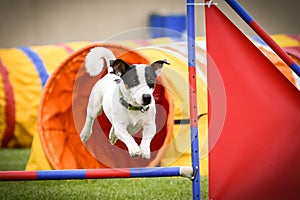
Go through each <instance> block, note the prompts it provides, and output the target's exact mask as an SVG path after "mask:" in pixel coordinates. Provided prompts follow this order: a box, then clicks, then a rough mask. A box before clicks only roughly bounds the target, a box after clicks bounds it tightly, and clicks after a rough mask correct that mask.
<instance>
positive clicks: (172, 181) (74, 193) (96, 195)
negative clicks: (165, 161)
mask: <svg viewBox="0 0 300 200" xmlns="http://www.w3.org/2000/svg"><path fill="white" fill-rule="evenodd" d="M29 154H30V150H29V149H1V150H0V170H1V171H4V170H24V169H25V166H26V162H27V160H28V158H29ZM191 185H192V182H191V181H190V180H188V179H186V178H180V177H170V178H138V179H98V180H59V181H19V182H17V181H2V182H0V200H2V199H3V200H4V199H5V200H10V199H20V200H26V199H30V200H35V199H36V200H40V199H43V200H44V199H55V200H60V199H62V200H64V199H68V200H72V199H100V200H106V199H109V200H110V199H111V200H126V199H130V200H131V199H147V200H148V199H150V200H151V199H166V200H168V199H180V200H184V199H192V187H191ZM201 196H202V197H201V199H202V200H207V196H208V194H207V178H206V177H202V179H201Z"/></svg>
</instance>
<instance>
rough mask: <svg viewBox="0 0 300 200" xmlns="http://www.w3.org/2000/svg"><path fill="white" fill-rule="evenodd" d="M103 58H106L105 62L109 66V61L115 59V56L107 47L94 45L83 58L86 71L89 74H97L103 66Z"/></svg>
mask: <svg viewBox="0 0 300 200" xmlns="http://www.w3.org/2000/svg"><path fill="white" fill-rule="evenodd" d="M104 59H105V60H106V64H107V65H108V66H109V63H110V61H111V60H115V59H116V57H115V55H114V54H113V53H112V52H111V51H110V50H109V49H107V48H104V47H95V48H93V49H91V51H90V52H89V53H88V54H87V56H86V59H85V67H86V71H87V72H88V73H89V74H90V75H91V76H97V75H98V74H100V73H101V72H102V70H103V68H104V67H105V65H104ZM109 69H110V68H109Z"/></svg>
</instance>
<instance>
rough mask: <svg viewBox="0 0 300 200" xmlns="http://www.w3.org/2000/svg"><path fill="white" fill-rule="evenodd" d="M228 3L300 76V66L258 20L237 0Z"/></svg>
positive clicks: (228, 0)
mask: <svg viewBox="0 0 300 200" xmlns="http://www.w3.org/2000/svg"><path fill="white" fill-rule="evenodd" d="M225 1H226V2H227V3H228V5H230V6H231V8H232V9H233V10H234V11H235V12H236V13H237V14H238V15H239V16H240V17H241V18H242V19H243V20H244V21H245V22H246V23H247V24H248V25H249V26H250V27H251V28H252V29H253V30H254V31H255V32H256V33H257V35H259V36H260V37H261V38H262V39H263V41H264V42H265V43H267V44H268V45H269V47H271V49H272V50H273V51H274V52H276V54H277V55H278V56H279V57H280V58H281V59H282V60H283V61H284V62H285V63H286V64H287V65H288V66H289V67H290V68H291V69H292V70H293V71H294V72H295V73H296V74H297V75H298V76H299V77H300V66H299V65H298V64H297V63H296V62H295V61H294V60H293V59H292V58H291V57H290V56H289V55H288V54H287V53H286V52H285V51H284V50H283V49H282V48H281V47H280V46H279V45H278V44H277V43H276V42H275V41H274V40H273V39H272V38H271V36H269V34H267V33H266V32H265V31H264V30H263V28H262V27H261V26H260V25H259V24H258V23H257V21H256V20H255V19H254V18H253V17H252V16H251V15H250V14H249V13H248V12H247V11H246V10H245V9H244V8H243V7H242V6H241V5H240V4H239V3H238V2H237V1H236V0H225Z"/></svg>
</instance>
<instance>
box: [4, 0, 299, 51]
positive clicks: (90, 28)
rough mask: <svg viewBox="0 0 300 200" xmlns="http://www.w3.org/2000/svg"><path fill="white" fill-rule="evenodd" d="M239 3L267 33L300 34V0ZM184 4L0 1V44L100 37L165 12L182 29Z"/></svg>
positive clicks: (169, 0) (177, 0)
mask: <svg viewBox="0 0 300 200" xmlns="http://www.w3.org/2000/svg"><path fill="white" fill-rule="evenodd" d="M197 2H202V1H197ZM215 2H217V3H218V4H219V7H220V8H221V9H222V10H223V11H224V12H225V13H226V14H227V16H228V17H229V18H230V19H232V20H233V21H234V22H235V24H236V25H238V26H239V27H240V28H241V29H242V30H243V31H244V32H245V33H246V34H248V35H251V34H253V33H252V32H251V30H250V29H249V28H248V27H247V26H246V25H245V23H244V22H243V21H242V20H241V19H239V17H238V16H237V15H236V14H235V13H234V11H233V10H232V9H231V8H230V7H229V6H227V4H226V3H225V2H224V1H223V0H215ZM238 2H239V3H240V4H241V5H242V6H243V7H244V8H245V9H246V10H247V11H248V12H249V13H250V14H251V15H252V16H253V17H254V18H255V19H256V20H257V21H258V22H259V23H260V25H262V27H263V28H264V29H265V30H266V31H267V32H268V33H269V34H276V33H286V34H299V33H300V26H299V19H300V12H299V9H300V1H299V0H285V1H273V0H252V1H249V0H239V1H238ZM185 4H186V2H185V0H148V1H142V0H126V1H124V0H110V1H107V0H84V1H82V0H52V1H49V0H0V24H1V28H0V47H1V48H5V47H14V46H26V45H27V46H29V45H44V44H52V43H61V42H71V41H101V40H106V39H108V38H111V37H113V36H114V35H118V34H119V35H120V34H121V33H122V32H126V31H128V30H132V29H139V28H144V27H148V26H160V25H162V23H165V24H166V22H165V21H164V20H169V19H172V18H166V16H169V17H170V16H171V17H172V16H173V17H174V16H175V17H177V18H176V20H174V19H173V20H171V21H169V22H171V24H167V25H166V26H169V28H170V27H171V28H172V27H173V28H175V29H176V28H177V29H179V30H182V29H184V28H185V24H182V23H181V22H182V18H180V17H183V22H184V21H185V20H184V16H185V9H186V5H185ZM151 16H152V17H151ZM153 17H154V18H153ZM155 17H156V18H155ZM159 17H161V18H159ZM196 17H197V22H196V24H197V35H198V36H201V35H204V33H205V29H204V25H203V24H204V16H203V6H198V7H197V12H196ZM174 22H175V23H174ZM176 26H179V27H176ZM167 28H168V27H167ZM153 34H154V35H153ZM155 34H156V35H155ZM160 34H162V33H159V32H158V33H157V32H156V33H149V32H143V31H137V32H136V34H135V33H134V32H132V31H131V33H130V35H126V34H125V35H126V36H125V37H131V38H121V39H132V38H135V39H139V38H140V39H143V38H150V37H159V36H161V35H160ZM121 35H122V34H121Z"/></svg>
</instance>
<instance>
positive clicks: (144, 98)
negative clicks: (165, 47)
mask: <svg viewBox="0 0 300 200" xmlns="http://www.w3.org/2000/svg"><path fill="white" fill-rule="evenodd" d="M164 64H168V65H169V64H170V63H169V62H168V61H167V60H158V61H155V62H154V63H152V64H151V65H146V64H133V65H128V64H127V63H126V62H125V61H123V60H121V59H117V60H114V61H111V63H110V66H111V67H112V68H113V72H112V73H114V74H116V75H117V76H119V77H120V78H121V79H122V83H120V84H124V88H125V89H126V90H127V91H128V93H129V95H130V97H131V98H132V102H133V103H134V104H137V105H143V106H146V105H149V104H150V103H151V101H153V96H152V94H153V91H154V87H155V83H156V78H157V76H159V75H160V73H161V70H162V68H163V65H164Z"/></svg>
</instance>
